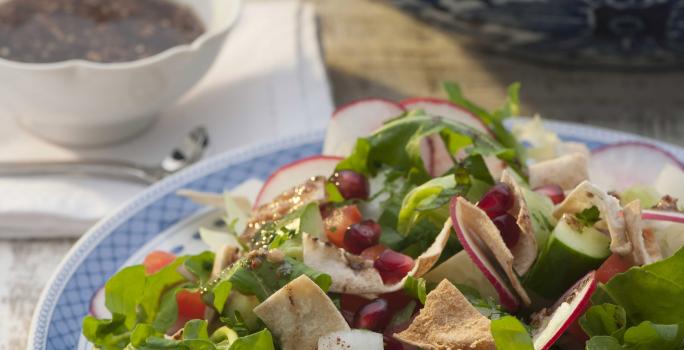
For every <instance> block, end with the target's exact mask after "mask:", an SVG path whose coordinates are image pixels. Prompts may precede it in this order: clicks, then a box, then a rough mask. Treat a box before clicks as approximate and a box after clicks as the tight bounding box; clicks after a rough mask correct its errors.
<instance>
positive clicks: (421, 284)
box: [404, 276, 427, 305]
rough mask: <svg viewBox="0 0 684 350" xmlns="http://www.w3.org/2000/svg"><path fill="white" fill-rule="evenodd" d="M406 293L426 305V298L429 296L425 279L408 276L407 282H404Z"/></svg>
mask: <svg viewBox="0 0 684 350" xmlns="http://www.w3.org/2000/svg"><path fill="white" fill-rule="evenodd" d="M404 293H406V295H408V296H410V297H412V298H414V299H417V300H418V301H420V303H421V304H423V305H425V299H426V298H427V290H426V284H425V279H423V278H414V277H413V276H408V277H407V278H406V282H404Z"/></svg>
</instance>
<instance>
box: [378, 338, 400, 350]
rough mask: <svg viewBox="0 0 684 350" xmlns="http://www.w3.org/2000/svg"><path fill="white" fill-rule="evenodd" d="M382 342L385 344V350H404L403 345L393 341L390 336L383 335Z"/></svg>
mask: <svg viewBox="0 0 684 350" xmlns="http://www.w3.org/2000/svg"><path fill="white" fill-rule="evenodd" d="M382 342H383V343H384V344H385V346H384V349H385V350H404V345H402V344H401V343H400V342H399V341H398V340H396V339H394V337H392V336H391V335H383V336H382Z"/></svg>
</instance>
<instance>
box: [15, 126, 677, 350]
mask: <svg viewBox="0 0 684 350" xmlns="http://www.w3.org/2000/svg"><path fill="white" fill-rule="evenodd" d="M546 125H547V126H548V127H549V128H551V129H553V130H555V131H557V132H559V134H560V135H561V137H562V138H564V139H566V140H575V141H581V142H585V143H586V144H587V145H588V146H589V147H591V148H594V147H597V146H600V145H603V144H605V143H610V142H618V141H624V140H645V141H649V142H652V143H655V144H658V145H660V146H662V147H663V148H665V149H667V150H669V151H670V152H672V153H673V154H675V155H676V156H677V157H678V158H680V159H684V149H682V148H679V147H676V146H672V145H667V144H663V143H660V142H657V141H654V140H648V139H645V138H641V137H638V136H635V135H631V134H626V133H619V132H615V131H610V130H605V129H599V128H591V127H586V126H580V125H576V124H570V123H561V122H553V121H547V122H546ZM322 138H323V133H313V134H306V135H299V136H297V137H293V138H288V139H283V140H278V141H276V142H272V143H269V144H265V145H260V146H255V147H248V148H244V149H239V150H235V151H232V152H228V153H225V154H223V155H220V156H217V157H214V158H211V159H207V160H205V161H203V162H201V163H199V164H197V165H195V166H193V167H192V168H189V169H187V170H186V171H183V172H182V173H179V174H177V175H175V176H173V177H170V178H168V179H165V180H164V181H162V182H160V183H158V184H156V185H154V186H152V187H151V188H150V189H148V190H146V191H144V192H143V193H142V194H140V195H139V196H137V197H136V198H134V199H132V200H131V201H130V202H129V203H128V204H127V205H126V206H124V208H122V209H121V210H119V211H118V212H116V213H115V214H113V215H112V216H110V217H109V218H106V219H104V220H102V221H101V222H100V223H99V224H97V225H96V226H95V227H93V228H92V229H91V230H90V231H89V232H88V233H87V234H86V235H85V236H83V238H81V240H79V241H78V243H77V244H76V245H75V246H74V248H73V249H72V250H71V251H70V252H69V254H68V255H67V257H66V258H65V260H64V261H63V262H62V264H61V266H60V267H59V268H58V269H57V272H56V273H55V275H54V276H53V277H52V279H51V281H50V282H49V283H48V285H47V286H46V288H45V290H44V291H43V295H42V296H41V299H40V301H39V304H38V306H37V309H36V311H35V314H34V318H33V324H32V327H31V332H30V335H29V346H28V348H29V349H35V350H42V349H49V350H63V349H74V348H76V347H77V346H78V345H79V339H81V335H80V334H81V320H82V318H83V317H84V316H85V315H86V314H88V312H89V306H90V300H91V298H92V296H93V295H94V294H95V293H96V292H97V290H98V289H99V288H100V287H101V286H102V285H103V284H104V282H105V281H106V280H107V278H109V277H110V276H111V275H112V274H114V273H115V272H116V271H117V270H118V269H120V268H121V267H122V266H124V265H126V264H130V263H132V262H137V261H140V260H141V259H142V257H143V256H144V254H145V252H147V251H149V250H152V249H155V248H156V249H159V248H163V249H167V250H174V249H175V250H176V251H178V252H182V251H186V250H188V251H194V250H197V249H199V248H198V247H200V246H198V245H197V244H201V243H198V242H199V241H198V240H197V239H196V238H195V234H194V233H195V231H194V229H195V228H196V227H197V226H198V225H199V224H198V222H200V221H198V220H204V218H207V217H208V216H207V215H209V214H208V213H207V210H206V209H205V208H200V207H199V206H197V205H196V204H194V203H192V202H190V201H189V200H186V199H184V198H181V197H178V196H177V195H176V194H175V192H176V191H177V190H178V189H180V188H190V189H194V190H200V191H213V192H221V191H223V190H226V189H231V188H233V187H234V186H236V185H238V184H240V183H242V182H244V181H245V180H247V179H250V178H258V179H262V180H263V179H265V178H266V177H267V176H268V175H269V174H270V173H271V172H273V171H274V170H275V169H277V168H278V167H280V166H281V165H283V164H286V163H289V162H291V161H293V160H296V159H299V158H302V157H306V156H310V155H314V154H318V153H319V152H320V150H321V141H322ZM209 217H210V216H209ZM179 227H180V228H179ZM193 242H194V243H193ZM80 345H81V347H85V345H84V343H83V342H82V341H81V343H80Z"/></svg>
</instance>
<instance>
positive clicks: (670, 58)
mask: <svg viewBox="0 0 684 350" xmlns="http://www.w3.org/2000/svg"><path fill="white" fill-rule="evenodd" d="M393 2H394V3H395V4H396V5H397V6H399V7H401V8H402V9H404V10H406V11H407V12H409V13H411V14H413V15H415V16H417V17H419V18H421V19H424V20H426V21H428V22H431V23H435V24H437V25H439V26H442V27H444V28H446V29H450V30H454V31H456V32H460V33H465V34H468V35H470V36H472V37H473V38H474V39H475V43H477V44H479V45H482V46H485V47H487V48H490V49H494V50H498V51H505V52H507V53H510V54H513V55H515V56H520V57H524V58H528V59H532V60H537V61H545V62H551V63H561V64H566V65H589V66H618V67H640V68H664V67H682V66H684V12H683V9H684V1H682V0H583V1H579V0H535V1H529V0H497V1H491V0H393Z"/></svg>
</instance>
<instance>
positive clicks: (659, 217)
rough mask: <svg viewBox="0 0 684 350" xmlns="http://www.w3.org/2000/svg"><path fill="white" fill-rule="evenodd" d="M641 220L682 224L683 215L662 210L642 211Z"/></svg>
mask: <svg viewBox="0 0 684 350" xmlns="http://www.w3.org/2000/svg"><path fill="white" fill-rule="evenodd" d="M641 218H642V219H644V220H652V221H668V222H676V223H679V224H684V213H680V212H676V211H663V210H648V209H645V210H642V211H641Z"/></svg>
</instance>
